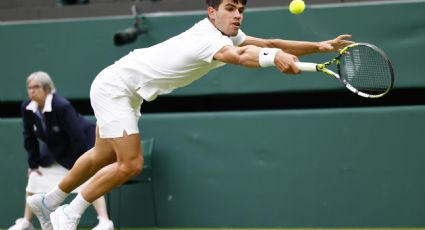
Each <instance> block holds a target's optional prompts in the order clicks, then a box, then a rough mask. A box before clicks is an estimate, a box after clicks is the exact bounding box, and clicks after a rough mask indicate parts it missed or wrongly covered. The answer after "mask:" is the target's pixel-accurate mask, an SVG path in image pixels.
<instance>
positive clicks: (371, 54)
mask: <svg viewBox="0 0 425 230" xmlns="http://www.w3.org/2000/svg"><path fill="white" fill-rule="evenodd" d="M340 75H341V77H342V78H343V79H345V80H346V81H347V82H348V83H349V84H350V85H352V86H353V87H354V88H356V89H357V90H359V91H362V92H365V93H368V94H372V95H373V94H374V95H376V94H380V93H384V92H386V91H387V90H388V89H390V88H391V86H392V81H393V80H392V69H391V66H390V63H389V61H388V59H387V58H386V57H385V56H383V55H382V54H381V53H380V52H378V51H376V50H374V49H373V48H371V47H369V46H363V45H359V46H355V47H353V48H351V49H349V51H348V52H346V53H345V54H344V55H342V56H341V59H340Z"/></svg>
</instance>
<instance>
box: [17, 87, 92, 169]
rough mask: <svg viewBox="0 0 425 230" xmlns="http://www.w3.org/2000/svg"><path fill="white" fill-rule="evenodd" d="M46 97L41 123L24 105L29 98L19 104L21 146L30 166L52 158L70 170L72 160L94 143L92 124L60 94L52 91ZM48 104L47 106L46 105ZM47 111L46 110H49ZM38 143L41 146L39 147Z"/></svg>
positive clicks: (33, 110)
mask: <svg viewBox="0 0 425 230" xmlns="http://www.w3.org/2000/svg"><path fill="white" fill-rule="evenodd" d="M50 99H51V104H50V100H46V103H45V104H46V105H47V108H51V109H47V110H46V105H45V110H46V111H45V112H44V113H43V114H44V124H45V128H43V124H42V119H41V118H40V117H39V115H37V114H36V113H35V109H34V108H33V109H31V108H27V107H30V106H28V105H29V104H30V103H31V101H30V100H27V101H25V102H23V103H22V106H21V114H22V119H23V123H24V125H23V126H24V127H23V128H24V130H23V135H24V146H25V149H26V150H27V153H28V164H29V167H30V168H31V169H35V168H38V166H43V167H46V166H49V165H50V164H52V163H53V162H54V161H56V162H57V163H59V164H60V165H62V166H63V167H65V168H67V169H70V168H72V166H73V165H74V163H75V161H76V160H77V159H78V158H79V157H80V156H81V155H82V154H84V153H85V152H86V151H87V150H89V149H90V148H92V147H93V146H94V142H95V132H96V126H95V125H94V124H93V123H91V122H89V121H87V120H86V119H84V118H83V117H82V116H81V115H80V114H79V113H78V112H77V111H76V110H75V109H74V107H72V105H71V103H70V102H69V101H68V100H66V99H65V98H64V97H62V96H59V95H57V94H53V97H51V98H50ZM50 105H51V107H50ZM49 110H50V111H49ZM40 144H41V146H40Z"/></svg>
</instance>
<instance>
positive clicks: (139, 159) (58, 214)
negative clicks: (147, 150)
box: [51, 133, 143, 230]
mask: <svg viewBox="0 0 425 230" xmlns="http://www.w3.org/2000/svg"><path fill="white" fill-rule="evenodd" d="M102 140H105V141H107V142H108V144H109V145H111V146H113V150H114V151H115V154H116V156H117V162H115V163H113V164H109V165H107V166H105V167H103V168H102V169H101V170H99V171H98V172H97V173H96V174H95V175H94V176H93V177H92V178H91V180H90V181H89V182H88V184H87V185H86V186H85V187H84V188H83V190H82V191H81V192H80V193H79V194H78V195H77V197H76V198H74V200H72V202H71V203H70V204H69V205H67V206H65V205H64V206H61V207H59V208H58V209H57V210H56V211H54V212H53V213H52V214H51V219H52V225H53V228H54V229H61V230H64V229H66V230H67V229H70V230H75V229H76V228H77V226H78V223H79V220H80V218H81V215H82V214H83V213H84V212H85V210H86V209H87V207H88V206H89V205H90V204H91V203H92V202H93V201H95V200H96V199H98V198H99V197H101V196H103V195H104V194H106V193H108V192H109V191H111V190H112V189H114V188H116V187H118V186H119V185H121V184H123V183H124V182H126V181H127V180H128V179H130V178H131V177H133V176H135V175H137V174H139V173H140V171H141V170H142V168H143V156H142V153H141V146H140V135H139V134H132V135H127V134H126V133H124V136H123V137H119V138H112V139H102ZM97 144H98V142H96V146H95V149H97ZM98 153H99V152H96V151H95V152H94V153H93V154H98Z"/></svg>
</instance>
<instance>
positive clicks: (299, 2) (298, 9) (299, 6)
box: [289, 0, 305, 14]
mask: <svg viewBox="0 0 425 230" xmlns="http://www.w3.org/2000/svg"><path fill="white" fill-rule="evenodd" d="M304 9H305V3H304V1H303V0H292V2H291V3H290V4H289V11H291V13H293V14H301V13H302V12H303V11H304Z"/></svg>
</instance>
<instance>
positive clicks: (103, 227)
mask: <svg viewBox="0 0 425 230" xmlns="http://www.w3.org/2000/svg"><path fill="white" fill-rule="evenodd" d="M97 219H98V220H99V224H97V225H96V226H95V227H94V228H93V229H92V230H114V223H113V222H112V221H111V220H109V219H106V218H103V217H101V216H98V217H97Z"/></svg>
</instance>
